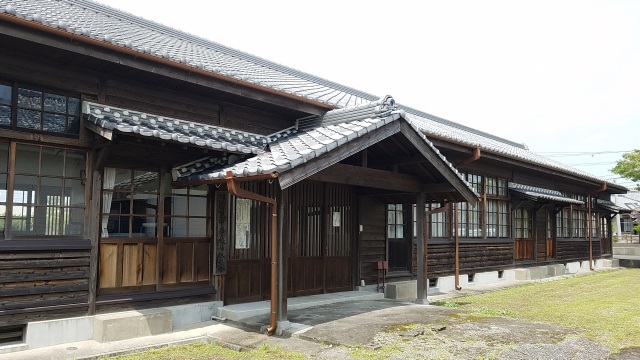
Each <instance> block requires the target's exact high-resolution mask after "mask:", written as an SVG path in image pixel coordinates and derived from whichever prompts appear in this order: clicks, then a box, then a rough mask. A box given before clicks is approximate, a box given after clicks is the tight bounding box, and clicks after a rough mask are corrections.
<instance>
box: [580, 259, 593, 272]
mask: <svg viewBox="0 0 640 360" xmlns="http://www.w3.org/2000/svg"><path fill="white" fill-rule="evenodd" d="M580 270H581V271H591V264H590V261H589V260H586V261H582V262H580Z"/></svg>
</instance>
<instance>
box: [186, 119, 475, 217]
mask: <svg viewBox="0 0 640 360" xmlns="http://www.w3.org/2000/svg"><path fill="white" fill-rule="evenodd" d="M337 111H343V110H337ZM376 111H378V112H379V114H378V115H379V116H371V117H370V118H367V119H361V118H358V120H355V121H345V122H342V123H331V124H329V125H326V126H322V125H321V126H319V127H314V128H312V129H309V130H307V131H304V132H301V133H298V134H295V135H292V136H289V137H287V138H285V139H282V140H280V141H277V142H275V143H271V144H270V151H267V152H265V153H263V154H260V155H258V156H255V157H253V158H250V159H248V160H246V161H244V162H241V163H238V164H235V165H234V166H231V167H227V168H223V169H218V170H216V171H214V172H209V173H206V174H201V175H198V176H190V177H187V178H185V179H182V181H177V182H176V183H175V184H176V185H193V184H200V183H216V182H223V181H225V178H226V174H227V172H228V171H230V172H231V173H232V174H233V176H234V177H235V178H238V179H239V180H241V179H242V178H247V177H255V176H259V175H265V174H277V177H278V181H279V184H280V187H281V188H282V189H285V188H287V187H290V186H292V185H294V184H296V183H298V182H300V181H302V180H305V179H316V180H324V181H328V180H327V178H326V176H329V175H327V173H326V172H324V170H326V169H329V168H331V167H335V168H334V169H333V170H335V169H341V170H343V174H342V175H344V171H347V170H345V169H347V168H348V169H349V170H350V171H353V172H357V173H358V174H360V175H362V174H370V175H371V174H373V173H374V172H375V173H376V174H378V175H380V174H379V173H380V172H381V171H380V170H376V169H368V168H366V167H364V168H363V167H353V166H349V165H346V164H339V163H340V161H342V160H344V159H346V158H348V157H350V156H352V155H354V154H357V153H359V152H361V151H363V150H365V149H367V148H368V147H370V146H372V145H374V144H377V143H379V142H381V141H383V140H385V139H387V138H389V137H391V136H393V135H395V134H402V135H403V136H404V138H405V139H406V140H407V142H408V143H410V144H411V145H413V147H415V149H417V150H418V152H419V153H420V154H421V156H423V157H424V158H425V159H426V161H427V162H428V163H429V164H430V165H431V166H432V168H433V169H434V172H437V173H438V174H439V177H440V178H441V179H442V182H439V183H435V184H434V183H423V182H421V181H420V180H419V179H417V178H414V177H412V176H410V175H403V174H398V173H392V172H385V173H386V174H388V176H389V177H391V178H393V179H395V180H394V181H396V183H395V184H391V185H388V186H387V187H386V189H392V190H393V189H396V190H399V189H400V188H402V189H403V190H404V191H405V192H427V193H429V192H443V193H444V192H447V193H450V194H455V195H454V196H451V198H447V200H448V201H467V202H470V203H472V204H475V203H476V202H477V201H478V197H479V195H478V194H477V193H476V192H475V191H474V190H473V189H472V187H471V185H469V184H468V183H467V182H466V181H465V180H464V179H463V178H462V176H461V175H460V173H458V171H457V170H456V169H455V168H454V167H453V166H452V165H451V163H449V162H448V161H447V159H446V158H445V157H444V156H443V155H442V154H440V152H439V151H438V150H437V149H436V148H435V147H434V146H433V144H431V142H430V141H429V140H428V139H427V138H426V136H424V135H423V134H421V133H420V132H419V130H418V129H417V128H416V127H415V126H413V125H412V124H411V122H410V121H408V120H407V119H406V118H405V117H404V112H402V111H391V112H389V111H387V110H385V109H378V110H376ZM359 113H361V109H353V114H354V116H355V114H359ZM339 172H340V171H338V173H339ZM332 173H333V175H331V176H336V171H332ZM322 176H325V178H322ZM356 177H357V176H356ZM354 178H355V177H352V178H351V179H352V180H351V182H348V181H342V183H348V184H352V185H361V186H367V181H366V179H367V175H364V176H361V178H362V179H364V180H362V181H364V182H363V183H354V181H355V182H358V181H359V180H358V181H356V180H353V179H354ZM241 181H242V180H241ZM369 183H371V182H369ZM400 184H404V185H400ZM396 185H397V186H396ZM405 185H406V186H405ZM398 186H400V188H398ZM371 187H376V186H375V185H374V186H371ZM377 187H378V188H380V186H377Z"/></svg>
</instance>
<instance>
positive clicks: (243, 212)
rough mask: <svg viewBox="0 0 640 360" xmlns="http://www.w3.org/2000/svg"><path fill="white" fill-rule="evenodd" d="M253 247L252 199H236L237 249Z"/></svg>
mask: <svg viewBox="0 0 640 360" xmlns="http://www.w3.org/2000/svg"><path fill="white" fill-rule="evenodd" d="M250 247H251V200H249V199H236V249H248V248H250Z"/></svg>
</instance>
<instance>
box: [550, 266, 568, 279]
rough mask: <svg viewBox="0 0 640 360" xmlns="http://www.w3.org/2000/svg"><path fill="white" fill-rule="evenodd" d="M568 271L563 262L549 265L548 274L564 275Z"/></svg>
mask: <svg viewBox="0 0 640 360" xmlns="http://www.w3.org/2000/svg"><path fill="white" fill-rule="evenodd" d="M566 273H567V269H566V268H565V266H564V265H562V264H554V265H547V276H562V275H564V274H566Z"/></svg>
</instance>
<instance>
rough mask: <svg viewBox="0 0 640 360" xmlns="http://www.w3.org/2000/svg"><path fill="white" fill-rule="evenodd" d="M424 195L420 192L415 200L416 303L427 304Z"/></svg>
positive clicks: (427, 281) (427, 283) (427, 284)
mask: <svg viewBox="0 0 640 360" xmlns="http://www.w3.org/2000/svg"><path fill="white" fill-rule="evenodd" d="M425 203H426V194H425V193H424V192H421V193H419V194H418V196H417V199H416V241H417V245H418V289H417V291H418V294H417V295H418V296H417V299H416V303H418V304H428V303H429V301H428V300H427V289H428V288H429V280H428V279H427V249H426V242H427V237H426V236H425V221H426V218H427V217H426V212H425V205H426V204H425Z"/></svg>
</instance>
